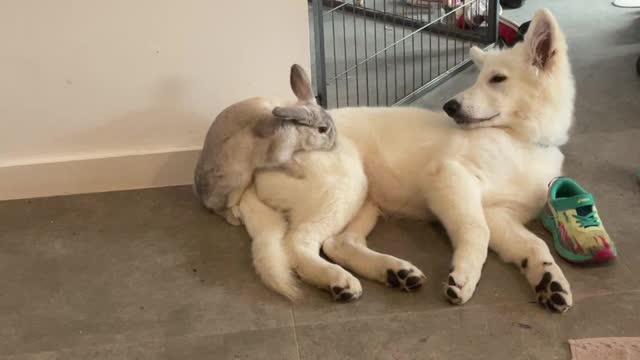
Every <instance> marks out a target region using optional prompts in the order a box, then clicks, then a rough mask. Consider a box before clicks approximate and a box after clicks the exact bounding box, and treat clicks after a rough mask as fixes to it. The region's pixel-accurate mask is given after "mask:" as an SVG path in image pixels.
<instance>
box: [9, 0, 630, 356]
mask: <svg viewBox="0 0 640 360" xmlns="http://www.w3.org/2000/svg"><path fill="white" fill-rule="evenodd" d="M541 3H543V1H541V0H540V1H535V0H528V1H527V3H526V6H525V7H524V8H523V9H520V10H518V11H516V12H514V13H513V14H514V15H513V16H514V17H521V18H520V19H519V20H524V19H525V18H527V17H530V16H531V14H532V13H533V11H534V9H536V8H537V7H539V6H540V4H541ZM544 3H545V6H547V7H549V8H551V9H552V11H554V12H555V13H556V14H557V16H558V17H559V20H560V22H561V23H562V25H563V27H564V29H565V30H566V32H567V34H568V36H569V44H570V47H571V56H572V60H573V61H572V62H573V64H574V71H575V75H576V79H577V85H578V100H577V109H576V118H577V122H576V126H575V131H574V134H573V137H572V139H571V141H570V143H569V144H568V145H567V146H566V147H565V153H566V155H567V160H566V172H567V174H568V175H570V176H572V177H574V178H576V179H577V180H578V181H580V183H582V184H583V185H584V186H585V187H586V188H587V189H588V190H590V191H592V192H593V193H594V195H595V197H596V199H597V203H598V207H599V210H600V212H601V215H602V217H603V219H604V220H605V224H606V226H607V229H608V230H609V232H610V234H611V236H612V237H613V239H615V241H616V242H617V244H618V246H619V249H620V254H621V256H620V258H619V259H618V261H616V262H615V263H613V264H611V265H608V266H599V267H588V268H579V267H573V266H570V265H568V264H565V265H564V266H563V269H564V270H565V273H566V275H567V277H568V278H569V280H570V281H571V283H572V287H573V290H574V297H575V307H574V308H573V309H571V310H570V311H569V312H568V313H566V314H564V315H552V314H548V313H547V312H545V311H543V310H542V309H540V308H539V307H538V306H537V305H536V304H532V303H531V301H532V300H534V298H533V294H532V292H531V290H530V289H529V287H528V286H527V284H526V283H525V281H524V279H523V278H522V277H521V275H520V274H519V273H518V271H517V269H515V268H513V267H511V266H507V265H505V264H503V263H501V262H500V261H499V260H498V259H497V258H496V256H494V255H491V256H490V258H489V260H488V262H487V264H486V266H485V271H484V275H483V280H482V282H481V284H480V287H479V289H478V291H477V292H476V295H475V296H474V298H473V299H472V300H471V301H470V302H469V303H468V304H467V305H464V306H462V307H453V306H451V305H449V304H447V303H446V301H445V300H444V299H443V297H442V295H441V281H443V280H444V279H445V276H446V273H447V268H448V264H449V256H450V254H451V250H450V246H449V245H448V242H447V240H446V237H445V235H444V234H443V233H442V232H441V231H440V230H438V229H437V228H434V227H432V226H430V225H429V224H426V223H421V222H409V221H398V220H389V221H387V222H383V223H380V224H379V226H378V227H377V228H376V229H375V231H374V233H373V234H372V236H371V237H370V244H371V246H372V247H373V248H375V249H378V250H381V251H383V252H386V253H390V254H394V255H396V256H399V257H401V258H404V259H407V260H410V261H412V262H413V263H414V264H416V265H417V266H419V267H420V268H421V269H422V270H423V271H424V272H425V273H426V274H428V275H429V276H430V280H429V281H428V283H427V284H426V285H425V287H424V288H423V289H422V290H421V291H419V292H417V293H413V294H405V293H401V292H399V291H394V290H392V289H388V288H385V287H384V286H383V285H380V284H375V283H372V282H369V281H365V280H363V286H364V291H365V293H364V297H363V298H362V299H361V300H360V301H358V302H356V303H353V304H335V303H333V302H332V301H331V300H330V297H329V295H328V294H326V293H323V292H322V291H319V290H316V289H312V288H309V287H307V288H305V293H306V300H305V301H304V302H302V303H301V304H297V305H295V306H292V305H291V304H289V303H288V302H287V301H285V300H284V299H282V298H280V297H279V296H277V295H275V294H274V293H272V292H271V291H269V290H267V289H266V288H265V287H264V286H263V285H262V283H261V282H260V281H259V280H258V278H257V276H256V275H255V274H254V272H253V269H252V268H251V259H250V254H249V251H250V249H249V247H250V243H249V238H248V237H247V235H246V233H245V232H244V230H243V229H242V228H234V227H231V226H227V225H226V224H224V223H222V222H221V221H220V219H218V218H217V217H215V216H211V215H209V214H208V213H206V212H205V211H203V210H202V209H200V208H199V207H198V205H197V204H196V202H195V201H194V199H193V197H192V195H191V191H190V189H189V188H188V187H175V188H165V189H153V190H143V191H129V192H118V193H107V194H94V195H80V196H70V197H59V198H49V199H34V200H24V201H9V202H2V203H0V289H1V290H0V358H4V359H14V360H17V359H21V360H26V359H30V360H32V359H38V360H44V359H46V360H49V359H65V360H73V359H474V360H477V359H509V360H513V359H544V360H548V359H568V358H569V350H568V346H567V339H569V338H582V337H600V336H640V320H639V319H640V278H639V277H638V276H637V274H640V242H638V234H639V233H640V218H639V217H638V216H639V215H638V214H640V184H638V183H637V182H636V179H635V178H634V172H635V170H636V168H638V167H640V143H639V139H640V118H639V115H638V114H640V78H638V76H636V74H635V68H634V64H635V59H636V57H637V56H638V55H640V47H639V46H638V43H640V32H639V31H640V25H639V19H640V13H639V12H638V10H624V9H618V8H614V7H612V6H611V5H610V4H609V2H608V1H593V2H589V5H588V6H587V5H586V3H585V2H583V1H581V0H572V1H569V0H563V1H545V2H544ZM473 75H474V74H473V70H470V71H468V72H466V73H464V74H462V75H460V76H458V77H457V78H456V79H454V80H453V81H450V82H449V83H447V84H445V85H444V86H443V87H441V88H439V89H438V90H437V91H435V92H433V93H431V94H429V95H427V96H426V97H425V98H424V99H422V100H421V101H419V104H421V105H424V106H434V107H438V106H440V104H441V103H442V100H443V99H446V98H448V97H449V96H451V95H452V94H454V93H455V92H457V91H458V90H459V89H461V88H464V87H465V86H467V85H468V84H469V82H470V81H472V78H473ZM533 228H534V230H535V231H536V232H538V233H539V234H540V235H541V236H543V237H544V238H545V239H547V240H549V239H550V238H549V236H548V235H547V234H545V233H544V232H543V231H542V230H541V228H540V227H539V226H537V225H534V226H533Z"/></svg>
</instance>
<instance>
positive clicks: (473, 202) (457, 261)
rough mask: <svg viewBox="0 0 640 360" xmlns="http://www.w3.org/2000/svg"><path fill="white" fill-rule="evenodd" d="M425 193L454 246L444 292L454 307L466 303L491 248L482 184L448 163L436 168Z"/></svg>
mask: <svg viewBox="0 0 640 360" xmlns="http://www.w3.org/2000/svg"><path fill="white" fill-rule="evenodd" d="M424 192H425V196H426V199H427V202H428V204H429V208H430V209H431V210H432V211H433V213H434V214H435V215H436V216H437V217H438V219H440V221H441V222H442V224H443V225H444V227H445V228H446V230H447V233H448V234H449V238H450V239H451V244H452V245H453V259H452V261H451V268H450V270H449V277H448V278H447V282H446V283H445V284H444V293H445V295H446V297H447V298H448V300H449V302H451V303H452V304H464V303H465V302H467V301H468V300H469V299H470V298H471V296H472V295H473V292H474V291H475V289H476V286H477V284H478V281H479V280H480V275H481V273H482V267H483V265H484V263H485V261H486V260H487V252H488V246H489V226H488V225H487V222H486V220H485V217H484V212H483V211H482V202H481V190H480V184H479V181H478V180H477V178H476V177H475V176H473V175H472V174H470V173H469V172H468V171H467V170H466V169H465V168H464V167H463V166H462V165H461V164H459V163H458V162H456V161H446V162H444V163H441V164H439V166H438V167H437V168H435V169H433V173H432V174H431V176H429V181H426V182H425V187H424Z"/></svg>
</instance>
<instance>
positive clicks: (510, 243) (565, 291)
mask: <svg viewBox="0 0 640 360" xmlns="http://www.w3.org/2000/svg"><path fill="white" fill-rule="evenodd" d="M485 216H486V218H487V222H488V223H489V227H490V228H491V240H490V242H489V246H490V247H491V249H492V250H493V251H495V252H496V253H498V255H500V257H501V258H502V259H503V260H504V261H506V262H510V263H513V264H515V265H516V266H518V268H520V271H522V273H523V274H524V275H525V277H526V278H527V281H528V282H529V284H530V285H531V287H532V288H533V289H534V291H535V292H536V294H537V297H538V302H539V303H540V304H541V305H543V306H545V307H546V308H547V309H548V310H549V311H552V312H564V311H567V310H568V309H569V308H570V307H571V306H572V305H573V297H572V295H571V287H570V285H569V282H568V281H567V279H566V278H565V276H564V274H563V273H562V270H561V269H560V267H559V266H558V264H556V262H555V261H554V260H553V256H551V252H550V251H549V247H548V246H547V244H546V243H545V242H544V241H543V240H542V239H540V238H539V237H537V236H536V235H535V234H533V233H532V232H530V231H529V230H528V229H527V228H526V227H525V226H524V225H522V223H521V222H520V221H519V220H518V218H517V217H516V216H514V214H512V213H511V211H509V210H507V209H503V208H488V209H485Z"/></svg>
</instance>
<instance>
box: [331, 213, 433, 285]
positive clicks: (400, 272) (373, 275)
mask: <svg viewBox="0 0 640 360" xmlns="http://www.w3.org/2000/svg"><path fill="white" fill-rule="evenodd" d="M378 215H379V210H378V208H377V206H376V205H375V204H374V203H373V202H371V201H367V202H365V204H364V205H363V206H362V208H361V209H360V211H359V212H358V214H357V215H356V217H355V218H354V219H353V220H352V221H351V223H349V225H348V226H347V227H346V228H345V229H344V231H343V232H342V233H341V234H339V235H338V236H335V237H332V238H329V239H328V240H326V241H325V242H324V244H323V245H322V250H323V251H324V252H325V254H326V255H327V256H328V257H329V258H330V259H331V260H333V261H335V262H336V263H338V264H339V265H342V266H344V267H346V268H348V269H351V270H353V271H355V272H356V273H358V274H360V275H362V276H364V277H366V278H368V279H371V280H375V281H379V282H382V283H386V284H387V285H389V286H391V287H399V288H401V289H402V290H405V291H413V290H417V289H418V288H420V287H421V286H422V283H423V282H424V279H425V278H426V277H425V276H424V274H423V273H422V271H420V269H418V268H417V267H415V266H413V265H412V264H411V263H409V262H407V261H404V260H400V259H398V258H396V257H393V256H390V255H385V254H381V253H378V252H375V251H373V250H370V249H369V248H367V240H366V237H367V235H368V234H369V233H370V232H371V230H372V229H373V227H374V226H375V224H376V221H377V218H378Z"/></svg>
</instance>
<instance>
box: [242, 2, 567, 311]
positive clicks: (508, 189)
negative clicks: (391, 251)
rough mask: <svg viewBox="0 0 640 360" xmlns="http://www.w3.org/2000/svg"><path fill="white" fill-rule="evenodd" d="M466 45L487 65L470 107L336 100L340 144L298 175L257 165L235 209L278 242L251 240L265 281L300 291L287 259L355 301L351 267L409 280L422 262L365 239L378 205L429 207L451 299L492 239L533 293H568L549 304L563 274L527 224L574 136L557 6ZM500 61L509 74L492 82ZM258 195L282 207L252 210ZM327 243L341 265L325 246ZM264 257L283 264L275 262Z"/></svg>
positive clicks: (461, 299)
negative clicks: (508, 44)
mask: <svg viewBox="0 0 640 360" xmlns="http://www.w3.org/2000/svg"><path fill="white" fill-rule="evenodd" d="M472 56H473V58H474V60H475V61H476V63H477V64H478V65H479V67H480V69H481V70H480V74H479V75H478V79H477V82H476V83H475V84H474V85H473V86H472V87H471V88H470V89H468V90H467V91H465V92H463V93H461V94H458V95H457V96H456V98H455V99H456V100H458V101H459V103H460V105H461V111H463V112H464V116H465V119H467V120H470V121H469V122H467V123H466V124H465V125H463V126H459V125H456V124H455V123H454V122H453V120H452V119H451V118H449V117H448V116H447V115H446V114H444V113H441V112H431V111H428V110H424V109H418V108H401V107H399V108H346V109H338V110H334V111H331V116H332V117H333V118H334V121H335V123H336V126H337V128H338V134H339V136H338V141H337V143H338V146H337V148H336V149H335V150H334V151H332V152H321V153H303V154H300V155H299V156H297V158H296V160H298V161H299V162H300V163H301V164H302V166H304V167H305V172H306V175H307V176H306V178H305V179H295V178H291V177H287V176H285V175H283V174H281V173H277V172H264V173H258V174H257V175H256V177H255V192H254V191H250V192H247V193H246V194H245V196H244V197H243V199H242V201H241V204H240V210H241V213H242V217H243V220H244V222H245V225H246V226H247V229H248V231H249V233H250V234H251V235H252V237H253V238H254V241H256V240H260V239H261V238H260V236H258V235H256V234H265V233H267V234H270V235H269V239H268V241H260V242H261V243H264V244H269V246H270V247H272V248H276V249H277V251H275V252H273V254H276V253H277V255H265V254H263V253H261V252H260V251H259V249H258V248H257V245H256V246H254V250H255V251H254V257H255V259H256V260H255V261H256V268H257V270H258V272H259V273H260V274H261V276H262V277H263V279H264V280H265V282H266V283H267V285H269V286H270V287H272V288H273V289H274V290H276V291H278V292H280V293H282V294H283V295H285V296H287V297H289V298H296V297H297V295H298V292H297V290H294V289H295V285H294V284H295V283H294V280H293V278H292V275H291V272H290V271H289V269H294V270H295V272H296V273H297V274H298V275H299V276H300V277H301V278H302V279H303V280H304V281H307V282H309V283H312V284H314V285H316V286H319V287H321V288H326V289H329V290H330V291H331V292H332V294H333V295H334V297H335V298H336V299H338V300H352V299H355V298H357V297H359V296H360V295H361V293H362V287H361V285H360V283H359V281H358V280H357V279H356V278H355V277H354V276H352V275H351V274H350V273H349V272H348V271H346V270H345V268H348V269H350V270H351V271H353V272H355V273H357V274H360V275H362V276H364V277H366V278H369V279H373V280H376V281H380V282H385V283H387V284H389V285H392V286H399V287H401V288H402V289H404V290H413V289H415V288H417V287H419V285H420V283H421V282H422V281H423V279H424V275H423V274H422V272H420V270H419V269H417V268H416V267H415V266H413V265H412V264H410V263H408V262H406V261H404V260H400V259H397V258H395V257H392V256H389V255H384V254H380V253H377V252H374V251H372V250H370V249H368V248H367V247H366V240H365V239H366V236H367V235H368V233H369V232H370V231H371V229H372V228H373V227H374V225H375V223H376V220H377V217H378V215H379V214H380V213H381V212H382V213H385V214H390V215H395V216H402V217H411V218H417V219H423V218H426V217H428V216H430V214H433V215H435V217H437V218H438V219H439V220H440V221H441V222H442V224H443V225H444V226H445V228H446V229H447V232H448V234H449V237H450V239H451V242H452V245H453V249H454V252H453V259H452V262H451V271H450V274H449V277H448V278H447V279H444V280H445V283H446V284H445V288H444V292H445V295H446V296H447V298H448V299H449V301H451V302H452V303H455V304H462V303H465V302H466V301H468V300H469V299H470V298H471V296H472V295H473V292H474V290H475V288H476V285H477V283H478V281H479V279H480V276H481V271H482V267H483V264H484V262H485V260H486V256H487V251H488V249H492V250H493V251H495V252H497V253H498V254H499V255H500V256H501V257H502V258H503V259H504V260H505V261H508V262H512V263H514V264H516V265H517V266H518V267H520V268H521V271H522V272H523V274H524V275H525V277H526V279H527V281H528V282H529V284H530V285H531V286H532V287H533V288H534V290H535V291H536V293H537V296H538V300H539V301H540V302H541V303H543V304H547V303H549V301H550V300H549V299H550V298H551V296H552V295H554V294H556V293H558V294H559V295H558V296H562V301H560V302H564V304H556V303H554V304H553V306H551V305H547V306H548V307H549V309H550V310H552V311H565V310H566V309H568V308H569V307H570V306H571V305H572V303H573V300H572V296H571V289H570V286H569V283H568V281H567V280H566V278H565V277H564V275H563V273H562V270H561V269H560V267H559V266H558V265H557V264H556V263H555V262H554V260H553V257H552V256H551V254H550V251H549V249H548V247H547V245H546V244H545V243H544V241H543V240H541V239H540V238H538V237H537V236H536V235H534V234H533V233H531V232H530V231H528V230H527V229H526V228H525V226H524V225H523V224H525V223H527V222H528V221H530V220H532V219H533V218H534V217H535V216H536V214H537V212H538V211H539V210H540V209H541V207H542V206H543V203H544V201H545V194H546V188H547V183H548V182H549V181H550V180H551V179H553V178H554V177H556V176H559V175H560V174H561V168H562V162H563V155H562V153H561V152H560V150H559V148H558V147H559V146H560V145H562V144H564V143H565V142H566V141H567V139H568V130H569V128H570V126H571V123H572V115H573V99H574V85H573V78H572V75H571V69H570V66H569V62H568V58H567V52H566V44H565V40H564V37H563V35H562V33H561V31H560V29H559V27H558V25H557V23H556V21H555V19H554V18H553V16H552V15H551V13H549V12H548V11H547V10H541V11H539V12H538V13H536V15H535V17H534V20H533V22H532V24H531V27H530V29H529V32H528V34H527V36H526V37H525V41H524V43H522V44H519V45H517V46H516V47H515V48H513V49H509V50H503V51H492V52H489V53H484V52H482V51H481V50H479V49H474V50H473V51H472ZM496 74H501V75H503V76H506V77H507V80H505V81H502V82H500V83H494V82H492V81H491V79H492V78H493V76H494V75H496ZM496 114H497V116H496ZM489 117H491V120H488V121H480V120H481V119H485V118H489ZM365 173H366V177H365ZM366 194H368V195H366ZM365 197H366V199H365ZM261 202H263V203H264V204H267V205H268V206H270V207H272V208H275V209H278V210H279V212H278V211H274V210H272V209H270V208H269V207H262V208H261V209H259V210H258V209H256V206H254V205H256V204H260V203H261ZM284 214H287V217H285V216H284ZM390 240H391V239H390ZM255 244H258V242H256V243H255ZM321 247H322V249H323V250H324V252H325V253H326V254H327V256H328V257H329V258H331V259H332V260H333V261H335V262H336V264H332V263H329V262H327V261H325V260H324V259H322V258H321V257H320V256H319V254H318V252H319V250H320V248H321ZM258 263H259V264H258ZM270 268H271V269H273V268H280V270H278V271H272V270H271V271H272V272H273V274H271V275H269V274H268V273H269V271H270V270H269V269H270ZM547 274H548V275H547ZM410 279H411V280H410ZM545 279H546V280H545ZM559 288H560V289H562V291H559V290H558V289H559ZM554 289H555V290H554ZM554 296H555V295H554Z"/></svg>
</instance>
